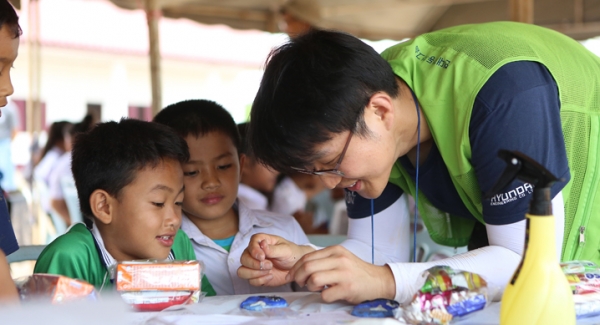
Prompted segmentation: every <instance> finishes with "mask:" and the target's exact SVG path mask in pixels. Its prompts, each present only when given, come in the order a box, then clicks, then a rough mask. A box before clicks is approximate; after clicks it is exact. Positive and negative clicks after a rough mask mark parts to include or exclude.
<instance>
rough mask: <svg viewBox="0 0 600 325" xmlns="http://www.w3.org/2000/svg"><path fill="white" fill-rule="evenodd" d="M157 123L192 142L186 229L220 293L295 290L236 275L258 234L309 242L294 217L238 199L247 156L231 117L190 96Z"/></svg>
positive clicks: (186, 179) (166, 110) (186, 174)
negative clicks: (259, 283)
mask: <svg viewBox="0 0 600 325" xmlns="http://www.w3.org/2000/svg"><path fill="white" fill-rule="evenodd" d="M154 121H155V122H157V123H161V124H165V125H168V126H170V127H172V128H173V129H174V130H175V131H176V132H177V133H179V135H180V136H181V137H183V138H184V139H185V140H186V142H187V144H188V147H189V150H190V160H189V161H188V162H187V163H185V164H184V165H183V172H184V184H185V191H184V200H183V220H182V224H181V229H182V230H183V231H184V232H186V233H187V235H188V236H189V237H190V239H191V241H192V245H193V247H194V251H195V252H196V257H197V258H198V259H199V260H201V261H203V262H204V264H205V266H206V272H205V274H206V277H207V278H208V281H210V283H211V284H212V286H213V288H214V289H215V291H216V293H217V295H232V294H249V293H266V292H274V291H292V287H291V285H290V284H285V285H282V286H279V287H255V286H251V285H250V284H249V283H248V281H247V280H243V279H240V278H239V277H238V276H237V269H238V268H239V267H240V266H241V263H240V257H241V255H242V253H243V251H244V249H245V248H246V247H247V246H248V243H249V240H250V237H252V235H254V234H257V233H269V234H274V235H278V236H282V237H285V238H289V239H290V240H291V241H293V242H295V243H296V244H301V245H302V244H308V242H309V241H308V239H307V237H306V235H305V234H304V232H303V231H302V228H300V226H299V225H298V223H297V222H296V220H294V218H292V217H291V216H285V215H279V214H275V213H271V212H266V211H260V210H252V209H249V208H247V207H246V206H245V205H244V204H243V203H240V202H238V201H237V200H236V198H237V194H238V186H239V181H240V171H241V166H243V164H244V160H245V159H244V156H243V155H242V156H240V154H239V152H238V149H239V147H240V135H239V132H238V129H237V126H236V124H235V122H234V120H233V118H232V117H231V115H230V114H229V113H228V112H227V111H226V110H225V109H224V108H223V107H222V106H220V105H219V104H217V103H215V102H212V101H208V100H187V101H183V102H179V103H176V104H173V105H170V106H168V107H166V108H164V109H163V110H162V111H161V112H160V113H158V114H157V115H156V117H155V118H154Z"/></svg>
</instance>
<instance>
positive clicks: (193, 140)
mask: <svg viewBox="0 0 600 325" xmlns="http://www.w3.org/2000/svg"><path fill="white" fill-rule="evenodd" d="M185 140H186V141H187V144H188V147H189V149H190V160H189V162H188V163H186V164H184V165H183V173H184V182H185V197H184V199H183V211H184V212H185V213H186V215H188V216H190V217H196V218H199V219H203V220H214V219H218V218H220V217H223V216H225V215H226V214H227V213H229V212H231V211H232V208H233V204H234V203H235V200H236V197H237V191H238V185H239V182H240V162H239V158H238V152H237V149H236V147H235V146H234V144H233V141H232V140H231V138H230V137H229V136H228V135H226V134H225V133H222V132H218V131H215V132H210V133H207V134H205V135H204V136H201V137H196V136H194V135H188V136H187V137H186V139H185Z"/></svg>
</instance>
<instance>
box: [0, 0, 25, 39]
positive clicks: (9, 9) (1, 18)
mask: <svg viewBox="0 0 600 325" xmlns="http://www.w3.org/2000/svg"><path fill="white" fill-rule="evenodd" d="M4 26H7V27H8V28H9V31H10V32H11V33H12V34H13V38H17V37H19V36H21V34H23V31H22V30H21V26H19V16H17V12H16V11H15V8H13V6H12V5H11V4H10V3H9V2H8V0H0V29H1V28H2V27H4Z"/></svg>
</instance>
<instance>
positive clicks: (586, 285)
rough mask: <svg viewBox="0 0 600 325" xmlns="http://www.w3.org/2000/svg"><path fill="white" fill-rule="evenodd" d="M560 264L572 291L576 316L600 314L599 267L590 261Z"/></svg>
mask: <svg viewBox="0 0 600 325" xmlns="http://www.w3.org/2000/svg"><path fill="white" fill-rule="evenodd" d="M560 266H561V268H562V270H563V273H564V274H565V276H566V277H567V281H569V285H570V286H571V290H572V291H573V301H574V303H575V315H576V316H577V318H585V317H592V316H597V315H600V267H598V265H596V263H594V262H590V261H571V262H564V263H561V264H560Z"/></svg>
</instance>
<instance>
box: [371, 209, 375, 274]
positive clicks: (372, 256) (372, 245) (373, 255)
mask: <svg viewBox="0 0 600 325" xmlns="http://www.w3.org/2000/svg"><path fill="white" fill-rule="evenodd" d="M373 202H375V200H374V199H371V264H375V221H374V218H373V215H374V214H375V213H374V212H375V209H374V206H375V204H374V203H373Z"/></svg>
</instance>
